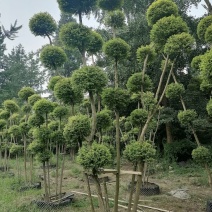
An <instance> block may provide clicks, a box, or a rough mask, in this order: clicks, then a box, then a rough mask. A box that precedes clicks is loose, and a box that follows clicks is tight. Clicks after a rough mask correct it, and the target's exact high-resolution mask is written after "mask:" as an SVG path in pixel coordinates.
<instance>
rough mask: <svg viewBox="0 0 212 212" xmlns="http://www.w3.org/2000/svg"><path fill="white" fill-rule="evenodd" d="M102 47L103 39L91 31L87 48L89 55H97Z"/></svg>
mask: <svg viewBox="0 0 212 212" xmlns="http://www.w3.org/2000/svg"><path fill="white" fill-rule="evenodd" d="M102 46H103V38H102V36H101V35H100V34H99V33H97V32H95V31H91V34H90V39H89V43H88V47H87V51H88V53H89V54H96V53H98V52H99V51H100V50H101V49H102Z"/></svg>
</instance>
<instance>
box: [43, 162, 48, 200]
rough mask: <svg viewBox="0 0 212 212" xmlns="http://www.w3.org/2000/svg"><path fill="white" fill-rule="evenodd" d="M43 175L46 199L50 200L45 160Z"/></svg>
mask: <svg viewBox="0 0 212 212" xmlns="http://www.w3.org/2000/svg"><path fill="white" fill-rule="evenodd" d="M43 177H44V189H45V197H44V200H45V201H46V202H49V191H48V186H47V178H46V164H45V162H43Z"/></svg>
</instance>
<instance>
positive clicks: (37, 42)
mask: <svg viewBox="0 0 212 212" xmlns="http://www.w3.org/2000/svg"><path fill="white" fill-rule="evenodd" d="M0 8H1V9H0V13H1V17H0V22H1V25H4V27H5V28H6V29H9V28H10V24H11V23H12V24H13V23H14V22H15V20H16V19H17V20H18V25H23V27H22V29H21V30H20V31H19V33H18V37H17V38H16V39H15V40H14V41H10V40H8V39H6V45H7V49H8V51H9V52H10V51H11V49H12V48H13V47H15V46H17V45H18V44H22V45H23V46H24V48H25V50H26V52H29V51H36V50H37V49H39V48H40V47H41V46H42V45H44V44H47V43H48V39H47V38H46V39H44V38H41V37H35V36H34V35H33V34H32V33H31V32H30V30H29V27H28V23H29V19H30V18H31V17H32V16H33V15H34V14H36V13H39V12H48V13H50V14H51V15H52V16H53V17H54V19H55V20H56V21H57V22H58V21H59V19H60V10H59V8H58V4H57V0H0ZM204 12H205V10H204V9H203V7H202V6H201V5H200V6H199V7H198V9H192V14H193V15H196V16H201V15H202V14H204ZM92 22H93V21H92V20H88V21H86V24H87V25H89V26H93V25H94V23H92ZM84 23H85V21H84Z"/></svg>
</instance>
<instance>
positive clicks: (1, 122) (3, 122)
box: [0, 119, 7, 131]
mask: <svg viewBox="0 0 212 212" xmlns="http://www.w3.org/2000/svg"><path fill="white" fill-rule="evenodd" d="M6 125H7V122H6V120H5V119H0V131H2V130H3V129H4V128H5V127H6Z"/></svg>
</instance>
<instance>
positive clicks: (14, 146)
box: [10, 144, 23, 155]
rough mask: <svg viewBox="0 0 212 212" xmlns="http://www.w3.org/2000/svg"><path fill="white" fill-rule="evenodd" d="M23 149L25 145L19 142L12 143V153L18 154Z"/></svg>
mask: <svg viewBox="0 0 212 212" xmlns="http://www.w3.org/2000/svg"><path fill="white" fill-rule="evenodd" d="M22 151H23V146H21V145H18V144H12V146H11V147H10V154H11V155H18V154H20V153H21V152H22Z"/></svg>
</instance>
